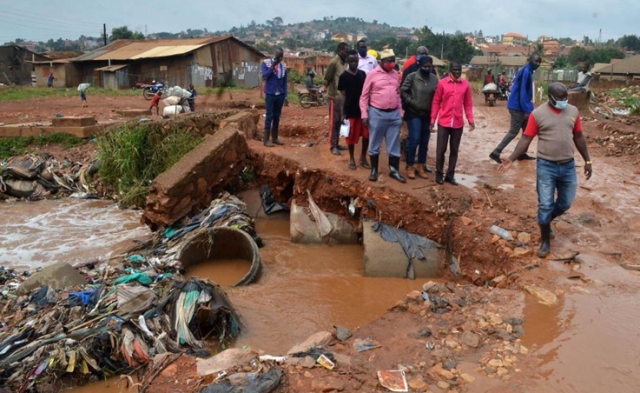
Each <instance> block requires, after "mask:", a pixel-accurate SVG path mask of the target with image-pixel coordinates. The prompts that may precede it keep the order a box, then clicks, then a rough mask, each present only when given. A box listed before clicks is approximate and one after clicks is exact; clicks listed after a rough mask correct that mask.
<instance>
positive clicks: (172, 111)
mask: <svg viewBox="0 0 640 393" xmlns="http://www.w3.org/2000/svg"><path fill="white" fill-rule="evenodd" d="M178 113H182V106H180V105H169V106H165V107H164V109H163V110H162V115H163V116H174V115H177V114H178Z"/></svg>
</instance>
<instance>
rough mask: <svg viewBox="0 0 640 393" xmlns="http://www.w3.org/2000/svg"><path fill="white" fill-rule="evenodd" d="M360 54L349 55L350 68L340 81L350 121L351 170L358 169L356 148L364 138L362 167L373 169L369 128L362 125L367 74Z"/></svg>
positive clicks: (339, 85)
mask: <svg viewBox="0 0 640 393" xmlns="http://www.w3.org/2000/svg"><path fill="white" fill-rule="evenodd" d="M359 57H360V56H359V55H358V52H356V51H355V50H352V51H350V52H349V54H348V55H347V64H348V68H347V70H346V71H345V72H343V73H342V75H340V80H339V81H338V91H339V92H340V93H341V94H342V101H343V102H344V110H343V112H342V113H343V115H344V118H345V119H347V120H348V121H349V136H348V137H347V147H348V148H349V169H356V168H357V166H356V160H355V146H356V144H358V141H359V140H360V137H362V152H361V153H360V160H359V163H360V166H361V167H363V168H366V169H371V165H369V163H368V162H367V150H368V149H369V128H367V127H365V126H364V125H363V124H362V114H361V111H360V96H362V89H363V88H364V81H365V79H366V78H367V74H366V73H365V72H364V71H362V70H361V69H359V68H358V64H359V59H358V58H359Z"/></svg>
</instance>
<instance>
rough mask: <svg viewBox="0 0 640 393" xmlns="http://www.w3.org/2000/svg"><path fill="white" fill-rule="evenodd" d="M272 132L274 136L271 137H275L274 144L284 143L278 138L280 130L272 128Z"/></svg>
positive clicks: (280, 144)
mask: <svg viewBox="0 0 640 393" xmlns="http://www.w3.org/2000/svg"><path fill="white" fill-rule="evenodd" d="M271 134H273V135H272V136H273V138H271V139H273V144H274V145H278V146H282V145H284V143H283V142H282V141H281V140H280V139H278V130H272V131H271Z"/></svg>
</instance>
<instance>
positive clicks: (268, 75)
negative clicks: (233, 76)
mask: <svg viewBox="0 0 640 393" xmlns="http://www.w3.org/2000/svg"><path fill="white" fill-rule="evenodd" d="M283 57H284V51H283V50H282V48H277V49H276V51H275V53H274V57H272V58H270V59H266V60H264V61H263V62H262V79H263V80H264V81H265V83H264V93H265V96H266V98H265V104H266V107H267V117H266V119H265V120H264V139H263V142H264V145H265V146H267V147H273V146H274V144H275V145H284V143H282V142H281V141H280V139H278V126H279V125H280V114H281V113H282V107H283V105H284V102H285V100H287V98H288V92H287V73H288V70H287V66H286V64H284V63H283V62H282V58H283ZM269 137H271V140H269Z"/></svg>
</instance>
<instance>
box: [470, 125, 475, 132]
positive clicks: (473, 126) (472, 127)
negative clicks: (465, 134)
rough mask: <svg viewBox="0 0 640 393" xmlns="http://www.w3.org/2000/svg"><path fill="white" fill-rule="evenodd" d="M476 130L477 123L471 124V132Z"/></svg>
mask: <svg viewBox="0 0 640 393" xmlns="http://www.w3.org/2000/svg"><path fill="white" fill-rule="evenodd" d="M475 129H476V123H469V132H471V131H473V130H475Z"/></svg>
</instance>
